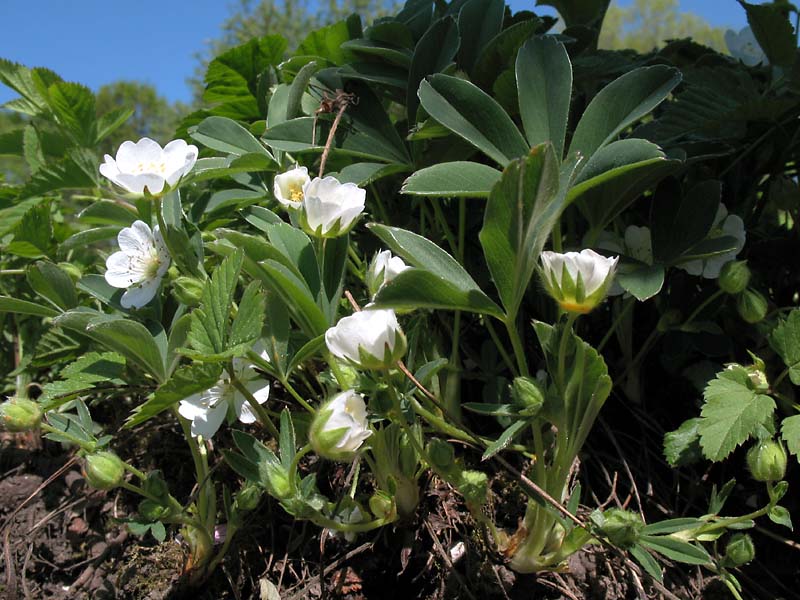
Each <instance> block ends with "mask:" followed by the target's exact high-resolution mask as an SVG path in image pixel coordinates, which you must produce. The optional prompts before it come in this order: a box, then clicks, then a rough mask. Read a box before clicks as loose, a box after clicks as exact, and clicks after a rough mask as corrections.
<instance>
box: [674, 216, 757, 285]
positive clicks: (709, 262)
mask: <svg viewBox="0 0 800 600" xmlns="http://www.w3.org/2000/svg"><path fill="white" fill-rule="evenodd" d="M722 236H731V237H734V238H736V249H735V250H731V251H730V252H726V253H725V254H720V255H718V256H712V257H710V258H706V259H702V258H698V259H696V260H691V261H689V262H686V263H683V264H682V265H677V266H678V268H679V269H683V270H684V271H686V272H687V273H689V275H701V276H702V277H704V278H705V279H716V278H717V277H719V274H720V272H721V271H722V267H724V266H725V263H728V262H730V261H732V260H734V259H735V258H736V256H737V255H738V254H739V252H741V251H742V248H744V243H745V240H746V239H747V234H746V233H745V230H744V221H742V219H741V217H739V216H738V215H729V214H728V209H727V208H726V207H725V205H724V204H720V205H719V208H718V209H717V214H716V216H715V217H714V225H713V227H712V228H711V232H710V233H709V234H708V238H709V239H713V238H717V237H722Z"/></svg>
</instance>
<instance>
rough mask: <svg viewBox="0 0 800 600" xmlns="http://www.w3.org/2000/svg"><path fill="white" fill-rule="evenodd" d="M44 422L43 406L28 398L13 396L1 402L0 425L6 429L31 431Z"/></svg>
mask: <svg viewBox="0 0 800 600" xmlns="http://www.w3.org/2000/svg"><path fill="white" fill-rule="evenodd" d="M41 422H42V407H41V406H39V403H38V402H34V401H33V400H28V399H27V398H16V397H14V398H11V399H10V400H6V401H5V402H3V403H2V404H0V425H2V427H3V429H5V430H6V431H12V432H21V431H31V430H33V429H36V428H37V427H38V426H39V423H41Z"/></svg>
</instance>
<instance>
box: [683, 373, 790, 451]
mask: <svg viewBox="0 0 800 600" xmlns="http://www.w3.org/2000/svg"><path fill="white" fill-rule="evenodd" d="M745 378H746V375H741V374H740V373H739V372H738V371H737V370H732V371H723V372H722V373H720V374H719V375H718V376H717V378H716V379H713V380H711V381H710V382H709V384H708V386H706V389H705V391H704V392H703V397H704V398H705V404H704V405H703V408H702V410H701V411H700V416H701V420H700V422H699V423H698V426H697V431H698V433H699V434H700V446H701V448H702V449H703V454H704V455H705V457H706V458H708V459H709V460H712V461H715V462H719V461H721V460H724V459H725V458H726V457H727V456H728V455H729V454H730V453H731V452H733V450H734V449H735V448H736V447H737V446H739V445H740V444H743V443H744V442H746V441H747V440H748V439H749V438H750V437H752V436H755V435H757V434H758V433H759V432H761V431H763V430H764V429H767V430H768V429H769V428H770V426H771V424H772V419H773V413H774V412H775V401H774V400H773V399H772V398H770V397H769V396H767V395H765V394H759V393H757V392H755V391H754V390H752V389H750V388H749V387H748V386H747V385H746V381H745Z"/></svg>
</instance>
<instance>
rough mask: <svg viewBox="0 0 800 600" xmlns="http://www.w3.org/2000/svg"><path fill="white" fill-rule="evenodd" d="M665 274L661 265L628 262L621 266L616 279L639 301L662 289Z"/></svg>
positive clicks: (647, 298)
mask: <svg viewBox="0 0 800 600" xmlns="http://www.w3.org/2000/svg"><path fill="white" fill-rule="evenodd" d="M631 267H633V268H631ZM664 275H665V271H664V267H663V266H661V265H645V264H637V265H631V263H626V264H623V265H622V266H620V269H619V271H618V272H617V276H616V280H617V283H619V285H620V287H622V289H623V290H625V291H626V292H628V293H630V294H632V295H633V296H634V297H635V298H636V299H637V300H638V301H639V302H644V301H645V300H649V299H650V298H652V297H653V296H655V295H656V294H658V292H660V291H661V288H662V287H663V286H664Z"/></svg>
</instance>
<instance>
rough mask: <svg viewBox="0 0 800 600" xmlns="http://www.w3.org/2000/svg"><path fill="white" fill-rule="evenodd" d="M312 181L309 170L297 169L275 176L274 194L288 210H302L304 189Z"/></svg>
mask: <svg viewBox="0 0 800 600" xmlns="http://www.w3.org/2000/svg"><path fill="white" fill-rule="evenodd" d="M310 181H311V178H310V177H309V176H308V169H307V168H305V167H295V168H294V169H292V170H291V171H286V172H285V173H281V174H280V175H276V176H275V180H274V181H273V183H272V193H273V194H274V195H275V198H276V199H277V200H278V202H280V203H281V204H283V206H285V207H286V208H300V207H301V206H303V188H304V187H305V186H306V184H307V183H309V182H310Z"/></svg>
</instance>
